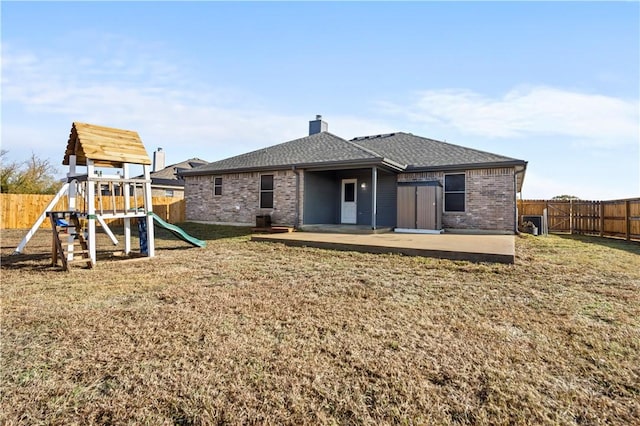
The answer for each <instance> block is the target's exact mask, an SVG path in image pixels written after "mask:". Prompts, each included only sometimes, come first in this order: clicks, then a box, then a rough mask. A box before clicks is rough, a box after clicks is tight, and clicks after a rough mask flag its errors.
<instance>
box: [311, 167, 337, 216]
mask: <svg viewBox="0 0 640 426" xmlns="http://www.w3.org/2000/svg"><path fill="white" fill-rule="evenodd" d="M304 185H305V190H304V223H305V224H307V225H311V224H322V223H338V221H339V214H340V204H339V203H340V183H336V176H335V172H315V173H314V172H306V173H305V175H304Z"/></svg>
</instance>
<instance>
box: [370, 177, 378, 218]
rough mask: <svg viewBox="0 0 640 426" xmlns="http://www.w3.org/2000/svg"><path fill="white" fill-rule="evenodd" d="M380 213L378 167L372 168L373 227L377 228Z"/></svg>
mask: <svg viewBox="0 0 640 426" xmlns="http://www.w3.org/2000/svg"><path fill="white" fill-rule="evenodd" d="M377 215H378V168H377V167H375V166H374V167H372V168H371V229H374V230H375V229H376V217H377Z"/></svg>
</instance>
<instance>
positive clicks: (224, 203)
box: [185, 168, 515, 232]
mask: <svg viewBox="0 0 640 426" xmlns="http://www.w3.org/2000/svg"><path fill="white" fill-rule="evenodd" d="M298 173H299V191H300V194H299V196H300V200H303V199H304V186H305V185H304V171H303V170H300V171H299V172H298ZM452 173H459V172H452ZM464 173H465V176H466V178H465V211H464V212H444V213H443V214H442V224H443V227H444V228H445V229H465V230H488V231H502V232H513V231H514V228H515V188H514V173H515V170H514V168H493V169H477V170H467V171H466V172H464ZM261 174H272V175H273V177H274V208H273V209H260V208H259V196H260V195H259V194H260V175H261ZM444 175H445V172H423V173H402V174H399V175H398V178H397V180H398V182H412V181H433V180H436V181H439V182H440V183H441V184H442V185H443V186H444ZM214 177H222V195H218V196H214V195H213V178H214ZM185 199H186V219H187V220H196V221H207V222H219V223H238V224H246V225H254V224H255V219H256V215H264V214H270V215H271V221H272V223H274V224H280V225H297V226H299V225H301V224H303V223H304V221H303V214H304V212H303V210H302V209H303V205H304V203H302V202H300V203H299V212H298V219H299V222H298V223H297V224H296V223H295V221H296V213H295V207H296V173H294V172H293V171H292V170H280V171H272V172H262V173H257V172H252V173H233V174H222V175H211V176H186V177H185Z"/></svg>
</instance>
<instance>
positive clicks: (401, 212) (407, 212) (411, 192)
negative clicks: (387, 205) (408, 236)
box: [397, 186, 416, 229]
mask: <svg viewBox="0 0 640 426" xmlns="http://www.w3.org/2000/svg"><path fill="white" fill-rule="evenodd" d="M397 194H398V195H397V200H398V203H397V204H398V218H397V222H398V223H397V226H398V228H405V229H415V227H416V187H415V186H399V187H398V192H397Z"/></svg>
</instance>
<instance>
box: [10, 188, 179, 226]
mask: <svg viewBox="0 0 640 426" xmlns="http://www.w3.org/2000/svg"><path fill="white" fill-rule="evenodd" d="M53 197H54V196H53V195H39V194H0V202H1V203H2V205H1V208H2V216H0V229H28V228H31V227H32V226H33V224H34V223H35V221H36V220H37V219H38V217H39V216H40V215H41V214H42V212H43V211H44V209H45V208H46V207H47V204H49V203H50V202H51V200H53ZM106 198H108V197H105V200H101V199H99V197H96V202H95V205H96V212H97V213H100V208H101V205H102V209H103V210H104V211H105V212H109V210H110V209H113V208H114V206H113V205H112V204H111V199H109V201H108V202H107V201H106ZM130 199H131V204H130V205H131V206H133V205H134V198H133V197H130ZM115 200H116V202H115V203H116V205H115V208H116V209H124V197H116V198H115ZM79 202H80V200H79ZM151 202H152V204H153V212H154V213H155V214H157V215H158V216H160V217H161V218H162V219H164V220H165V221H167V222H170V223H178V222H184V221H185V202H184V200H181V199H176V198H172V197H153V198H152V199H151ZM101 203H102V204H101ZM79 207H80V208H82V206H79ZM68 208H69V207H68V202H67V197H62V198H61V199H60V201H59V202H58V204H56V206H55V207H54V210H68ZM105 222H107V223H110V224H114V225H122V224H123V220H122V219H106V220H105ZM50 226H51V225H50V224H49V222H48V221H44V222H43V224H42V226H41V228H48V227H50Z"/></svg>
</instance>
